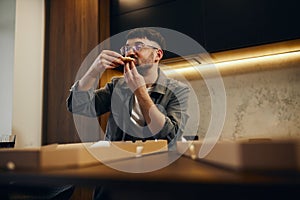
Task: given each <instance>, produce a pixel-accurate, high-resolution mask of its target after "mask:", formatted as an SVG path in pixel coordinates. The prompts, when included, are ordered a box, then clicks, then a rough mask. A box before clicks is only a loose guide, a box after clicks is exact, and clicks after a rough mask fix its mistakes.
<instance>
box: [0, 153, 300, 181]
mask: <svg viewBox="0 0 300 200" xmlns="http://www.w3.org/2000/svg"><path fill="white" fill-rule="evenodd" d="M177 158H178V159H177ZM172 159H174V160H175V161H174V162H172V163H170V164H169V165H166V166H165V167H163V168H161V169H158V170H155V171H151V170H150V172H144V173H128V172H124V171H120V170H118V169H132V170H133V171H134V170H140V168H141V167H142V170H144V166H149V168H150V169H151V167H154V168H155V167H156V168H159V166H160V165H159V163H160V162H163V161H166V160H172ZM111 165H112V166H113V168H112V167H109V166H107V164H101V163H99V164H95V165H89V166H82V167H74V168H68V169H47V170H46V169H43V170H15V171H8V170H3V169H2V170H0V184H6V183H9V182H15V181H17V182H25V183H26V182H28V183H35V182H37V183H38V182H45V183H58V182H59V183H61V184H78V185H80V184H82V185H97V184H99V183H100V184H104V183H105V184H107V183H115V182H144V183H145V182H148V183H151V182H156V183H157V182H159V183H164V182H172V183H186V184H248V185H249V184H272V185H274V184H300V173H298V172H241V171H234V170H230V169H225V168H222V167H218V166H214V165H211V164H208V163H204V162H200V161H197V160H192V159H191V158H189V157H185V156H181V157H178V155H177V154H176V153H175V152H166V153H159V154H154V155H148V156H142V157H140V158H131V159H125V160H119V161H114V162H112V163H111ZM135 168H136V169H135Z"/></svg>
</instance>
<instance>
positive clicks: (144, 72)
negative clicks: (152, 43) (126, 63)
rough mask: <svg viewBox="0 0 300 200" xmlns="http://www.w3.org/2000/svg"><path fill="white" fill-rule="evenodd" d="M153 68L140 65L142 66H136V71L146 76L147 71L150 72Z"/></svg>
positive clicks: (150, 65) (149, 65) (148, 65)
mask: <svg viewBox="0 0 300 200" xmlns="http://www.w3.org/2000/svg"><path fill="white" fill-rule="evenodd" d="M152 66H153V63H152V64H142V65H138V66H136V70H137V71H138V73H139V74H140V75H142V76H144V75H146V74H147V73H148V71H149V70H151V68H152Z"/></svg>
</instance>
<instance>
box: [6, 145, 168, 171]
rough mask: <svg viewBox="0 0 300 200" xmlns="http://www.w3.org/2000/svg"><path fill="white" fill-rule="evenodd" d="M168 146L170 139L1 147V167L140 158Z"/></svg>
mask: <svg viewBox="0 0 300 200" xmlns="http://www.w3.org/2000/svg"><path fill="white" fill-rule="evenodd" d="M167 150H168V144H167V141H166V140H155V141H154V140H153V141H151V140H149V141H145V142H142V141H136V142H109V141H99V142H96V143H71V144H51V145H45V146H42V147H34V148H3V149H0V167H1V168H5V169H9V170H14V169H49V168H50V169H51V168H70V167H80V166H85V165H92V164H99V163H101V162H106V161H114V160H118V159H124V158H136V157H141V156H143V155H147V154H153V153H158V152H164V151H167Z"/></svg>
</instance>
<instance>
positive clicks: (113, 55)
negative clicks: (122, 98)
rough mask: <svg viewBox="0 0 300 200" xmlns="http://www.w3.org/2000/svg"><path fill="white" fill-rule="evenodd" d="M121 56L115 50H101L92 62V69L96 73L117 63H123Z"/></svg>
mask: <svg viewBox="0 0 300 200" xmlns="http://www.w3.org/2000/svg"><path fill="white" fill-rule="evenodd" d="M122 58H123V56H122V55H121V54H119V53H117V52H114V51H110V50H103V51H102V52H101V53H100V54H99V56H98V57H97V58H96V59H95V61H94V63H93V64H92V67H91V68H92V69H93V70H94V72H96V73H97V74H96V75H99V73H101V72H103V71H105V70H106V69H113V68H116V67H118V66H119V65H124V64H125V63H124V62H123V60H122Z"/></svg>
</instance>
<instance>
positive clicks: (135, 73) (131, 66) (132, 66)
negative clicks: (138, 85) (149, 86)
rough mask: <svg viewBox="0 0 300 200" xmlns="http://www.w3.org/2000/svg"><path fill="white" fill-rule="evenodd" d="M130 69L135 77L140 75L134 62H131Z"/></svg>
mask: <svg viewBox="0 0 300 200" xmlns="http://www.w3.org/2000/svg"><path fill="white" fill-rule="evenodd" d="M130 69H131V71H132V75H134V76H137V75H139V73H138V71H137V69H136V66H135V64H134V62H130Z"/></svg>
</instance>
